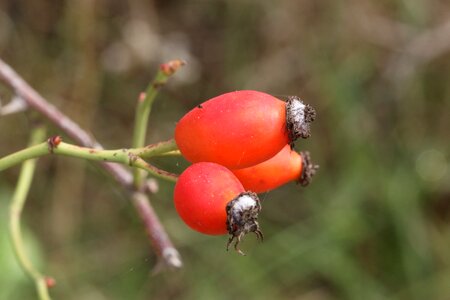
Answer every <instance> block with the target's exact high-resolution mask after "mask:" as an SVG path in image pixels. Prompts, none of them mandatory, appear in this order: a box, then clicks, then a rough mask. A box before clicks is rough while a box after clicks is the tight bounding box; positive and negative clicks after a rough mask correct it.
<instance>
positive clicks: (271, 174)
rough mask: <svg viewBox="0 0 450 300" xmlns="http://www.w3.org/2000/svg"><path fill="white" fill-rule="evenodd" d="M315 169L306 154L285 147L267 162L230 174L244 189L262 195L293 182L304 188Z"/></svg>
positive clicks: (315, 166)
mask: <svg viewBox="0 0 450 300" xmlns="http://www.w3.org/2000/svg"><path fill="white" fill-rule="evenodd" d="M317 168H318V166H317V165H313V164H312V163H311V161H310V157H309V153H308V152H301V153H300V154H299V153H297V152H295V151H294V150H292V149H291V147H290V146H289V145H286V146H285V147H284V148H283V149H282V150H281V151H280V152H279V153H278V154H277V155H275V156H274V157H272V158H270V159H269V160H266V161H264V162H262V163H260V164H257V165H255V166H251V167H248V168H244V169H236V170H232V172H233V173H234V175H236V177H237V178H238V179H239V181H240V182H241V183H242V185H243V186H244V188H245V189H248V190H252V191H254V192H256V193H263V192H267V191H269V190H272V189H275V188H277V187H279V186H281V185H283V184H285V183H288V182H289V181H293V180H297V181H298V182H299V183H300V184H301V185H303V186H306V185H308V184H309V182H310V181H311V178H312V176H313V175H314V174H315V172H316V169H317Z"/></svg>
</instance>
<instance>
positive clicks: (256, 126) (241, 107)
mask: <svg viewBox="0 0 450 300" xmlns="http://www.w3.org/2000/svg"><path fill="white" fill-rule="evenodd" d="M314 118H315V111H314V109H313V108H312V107H311V106H309V105H305V104H303V102H302V101H301V100H300V99H299V98H298V97H290V98H289V100H288V101H287V102H284V101H281V100H279V99H277V98H275V97H273V96H271V95H268V94H265V93H261V92H257V91H236V92H231V93H226V94H223V95H220V96H217V97H215V98H212V99H210V100H208V101H206V102H204V103H202V104H201V105H199V106H197V107H196V108H194V109H193V110H191V111H190V112H188V113H187V114H186V115H185V116H184V117H183V118H182V119H181V120H180V121H179V122H178V124H177V126H176V129H175V140H176V143H177V145H178V148H179V149H180V151H181V153H182V154H183V156H184V157H185V158H186V159H187V160H189V161H191V162H200V161H209V162H216V163H218V164H221V165H223V166H226V167H228V168H230V169H236V168H245V167H249V166H252V165H255V164H258V163H260V162H262V161H265V160H267V159H269V158H270V157H272V156H274V155H275V154H276V153H278V152H279V151H280V150H281V149H282V148H283V146H284V145H286V144H291V145H292V143H293V142H294V141H295V140H296V139H297V138H298V137H302V138H307V137H309V135H310V133H309V123H310V122H312V121H313V120H314Z"/></svg>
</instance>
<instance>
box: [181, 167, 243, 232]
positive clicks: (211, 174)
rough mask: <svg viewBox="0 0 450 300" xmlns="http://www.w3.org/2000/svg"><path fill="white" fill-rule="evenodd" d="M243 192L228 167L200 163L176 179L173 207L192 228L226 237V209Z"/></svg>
mask: <svg viewBox="0 0 450 300" xmlns="http://www.w3.org/2000/svg"><path fill="white" fill-rule="evenodd" d="M244 191H245V190H244V187H243V186H242V184H241V183H240V182H239V180H238V179H237V178H236V176H234V175H233V173H232V172H231V171H230V170H228V169H227V168H225V167H223V166H221V165H218V164H215V163H210V162H200V163H196V164H193V165H191V166H190V167H188V168H187V169H186V170H185V171H184V172H183V173H182V174H181V175H180V177H179V178H178V180H177V183H176V185H175V191H174V202H175V208H176V210H177V212H178V214H179V215H180V217H181V218H182V219H183V221H184V222H185V223H186V224H187V225H188V226H189V227H191V228H192V229H194V230H196V231H198V232H201V233H205V234H211V235H221V234H227V233H228V231H227V225H226V222H227V213H226V206H227V204H228V202H230V201H231V200H233V199H234V198H235V197H237V196H238V195H239V194H240V193H242V192H244Z"/></svg>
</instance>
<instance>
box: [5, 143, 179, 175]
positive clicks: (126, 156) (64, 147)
mask: <svg viewBox="0 0 450 300" xmlns="http://www.w3.org/2000/svg"><path fill="white" fill-rule="evenodd" d="M54 139H55V138H50V139H49V140H48V141H47V142H44V143H41V144H38V145H35V146H32V147H29V148H26V149H23V150H21V151H18V152H15V153H13V154H10V155H8V156H5V157H3V158H1V159H0V171H2V170H4V169H7V168H9V167H12V166H13V165H16V164H18V163H21V162H23V161H25V160H27V159H30V158H37V157H40V156H44V155H47V154H58V155H64V156H70V157H76V158H82V159H87V160H95V161H104V162H105V161H107V162H115V163H121V164H123V165H129V166H130V167H136V168H138V169H142V170H145V171H147V172H148V173H149V174H151V175H153V176H155V177H159V178H162V179H165V180H168V181H172V182H175V181H176V180H177V177H178V176H177V175H176V174H172V173H169V172H167V171H164V170H160V169H158V168H156V167H155V166H153V165H151V164H149V163H147V162H146V161H145V160H143V159H142V158H141V157H139V156H137V155H136V154H134V153H133V151H129V150H127V149H119V150H99V149H93V148H86V147H80V146H76V145H72V144H68V143H64V142H60V143H59V144H57V145H55V144H53V143H52V141H53V140H54ZM155 147H156V146H155ZM154 153H157V151H156V150H155V151H154Z"/></svg>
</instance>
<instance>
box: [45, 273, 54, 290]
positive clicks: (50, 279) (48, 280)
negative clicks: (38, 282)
mask: <svg viewBox="0 0 450 300" xmlns="http://www.w3.org/2000/svg"><path fill="white" fill-rule="evenodd" d="M45 284H46V285H47V287H48V288H52V287H54V286H55V285H56V280H55V278H53V277H50V276H46V277H45Z"/></svg>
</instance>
